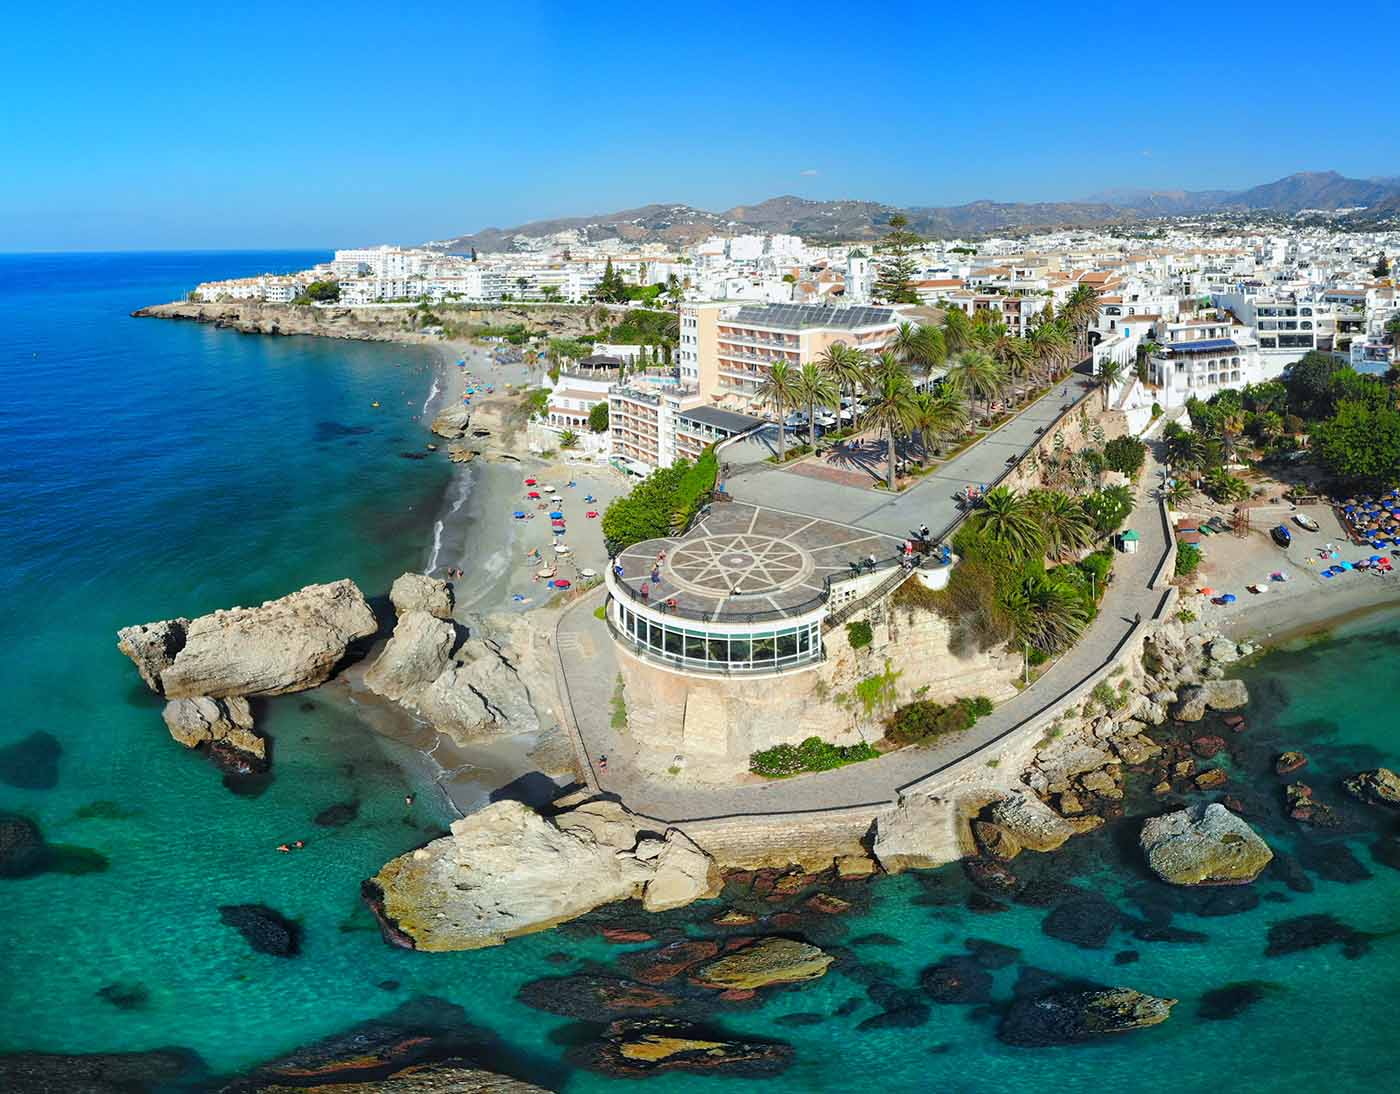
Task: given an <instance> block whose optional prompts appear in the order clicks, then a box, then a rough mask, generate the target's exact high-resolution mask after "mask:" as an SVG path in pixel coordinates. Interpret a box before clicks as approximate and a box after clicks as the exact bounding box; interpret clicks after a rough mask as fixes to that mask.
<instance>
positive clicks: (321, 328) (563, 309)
mask: <svg viewBox="0 0 1400 1094" xmlns="http://www.w3.org/2000/svg"><path fill="white" fill-rule="evenodd" d="M590 310H591V309H589V308H587V307H585V306H583V305H574V306H568V305H543V306H536V305H528V306H526V305H520V306H503V307H496V308H470V307H463V306H460V305H448V306H442V305H434V306H433V307H432V308H431V312H432V314H433V315H434V316H436V317H437V318H438V319H440V320H442V321H444V322H446V323H447V324H449V325H451V326H452V327H453V328H459V329H460V328H471V327H485V326H510V325H512V324H516V323H520V324H523V325H525V326H526V327H527V328H528V329H530V330H531V331H533V332H538V333H540V334H543V335H548V336H550V337H571V336H574V335H579V334H582V333H584V332H585V331H586V330H587V329H588V327H587V326H586V323H585V319H584V317H585V315H586V314H588V313H589V312H590ZM131 314H132V316H133V318H136V319H189V320H193V321H194V322H196V323H212V324H213V325H214V326H216V327H226V328H228V329H230V330H237V331H242V332H243V333H244V334H310V335H316V336H319V337H322V338H354V339H359V340H362V341H369V342H438V341H441V340H442V337H441V336H440V335H439V334H437V333H426V332H425V331H424V330H423V329H422V327H423V323H422V321H421V314H422V313H421V312H420V311H419V310H418V309H417V308H411V307H394V306H388V305H378V306H370V307H358V308H350V307H345V308H342V307H306V306H302V305H297V304H264V303H261V302H260V301H255V300H230V301H226V302H224V303H214V304H201V303H194V302H191V301H180V302H177V303H172V304H155V305H152V306H151V307H148V308H139V309H137V310H136V311H134V312H132V313H131ZM429 325H432V320H429Z"/></svg>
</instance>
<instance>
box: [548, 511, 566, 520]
mask: <svg viewBox="0 0 1400 1094" xmlns="http://www.w3.org/2000/svg"><path fill="white" fill-rule="evenodd" d="M549 519H550V520H563V519H564V514H563V513H550V514H549Z"/></svg>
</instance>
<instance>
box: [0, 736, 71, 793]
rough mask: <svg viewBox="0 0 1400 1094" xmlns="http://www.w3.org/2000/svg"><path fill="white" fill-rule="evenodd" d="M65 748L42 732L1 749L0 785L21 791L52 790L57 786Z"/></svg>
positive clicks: (52, 737)
mask: <svg viewBox="0 0 1400 1094" xmlns="http://www.w3.org/2000/svg"><path fill="white" fill-rule="evenodd" d="M61 755H63V746H62V745H61V744H59V743H58V738H57V737H55V736H54V735H53V734H52V733H45V732H44V731H43V730H42V729H41V730H38V731H36V732H34V733H31V734H30V735H29V736H28V737H25V738H23V739H21V740H18V741H16V742H15V743H14V744H12V745H6V746H5V747H4V748H0V782H3V783H7V784H8V785H10V786H14V787H18V788H19V789H21V790H52V789H53V788H54V787H55V786H57V785H58V758H59V757H60V756H61Z"/></svg>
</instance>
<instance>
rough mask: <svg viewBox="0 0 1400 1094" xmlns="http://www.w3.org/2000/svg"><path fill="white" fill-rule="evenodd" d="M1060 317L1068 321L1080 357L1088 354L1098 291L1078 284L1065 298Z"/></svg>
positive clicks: (1097, 303)
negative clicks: (1090, 330)
mask: <svg viewBox="0 0 1400 1094" xmlns="http://www.w3.org/2000/svg"><path fill="white" fill-rule="evenodd" d="M1060 315H1061V316H1063V317H1064V318H1066V319H1067V320H1068V322H1069V325H1070V329H1071V330H1072V331H1073V333H1074V340H1075V343H1076V344H1077V345H1078V346H1079V351H1080V354H1081V356H1082V355H1083V354H1086V353H1088V351H1089V347H1088V342H1089V328H1090V327H1091V326H1092V325H1093V324H1094V322H1095V321H1096V320H1097V319H1098V317H1099V290H1098V289H1096V288H1094V286H1092V285H1088V284H1085V283H1084V282H1080V283H1079V284H1078V285H1076V286H1075V287H1074V288H1073V289H1072V290H1071V291H1070V294H1069V296H1068V297H1066V298H1065V303H1064V306H1063V307H1062V308H1061V309H1060Z"/></svg>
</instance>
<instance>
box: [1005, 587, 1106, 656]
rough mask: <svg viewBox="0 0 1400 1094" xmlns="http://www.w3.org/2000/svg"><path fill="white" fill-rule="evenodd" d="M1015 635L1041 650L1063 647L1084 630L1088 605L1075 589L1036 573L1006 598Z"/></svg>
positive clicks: (1053, 650)
mask: <svg viewBox="0 0 1400 1094" xmlns="http://www.w3.org/2000/svg"><path fill="white" fill-rule="evenodd" d="M1006 609H1007V614H1009V615H1010V616H1011V619H1012V623H1013V625H1014V626H1015V629H1016V637H1017V638H1019V639H1020V640H1021V641H1022V642H1024V643H1026V644H1027V645H1030V646H1034V647H1035V648H1036V649H1038V650H1040V651H1041V652H1043V653H1056V652H1058V651H1059V650H1062V649H1064V648H1065V647H1066V646H1068V645H1070V644H1071V643H1073V642H1074V640H1075V639H1077V638H1078V637H1079V636H1080V634H1082V633H1083V631H1084V627H1085V626H1086V625H1087V624H1088V622H1089V609H1088V607H1087V606H1086V605H1085V603H1084V600H1083V598H1082V596H1081V595H1080V593H1079V591H1078V590H1077V589H1074V588H1072V587H1071V586H1069V585H1067V584H1065V583H1063V582H1059V581H1052V580H1051V579H1050V578H1048V577H1046V576H1045V575H1044V574H1035V575H1033V576H1031V577H1028V578H1026V579H1025V581H1023V582H1022V583H1021V585H1020V587H1019V588H1016V589H1013V590H1012V591H1011V592H1010V594H1009V595H1008V596H1007V598H1006Z"/></svg>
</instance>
